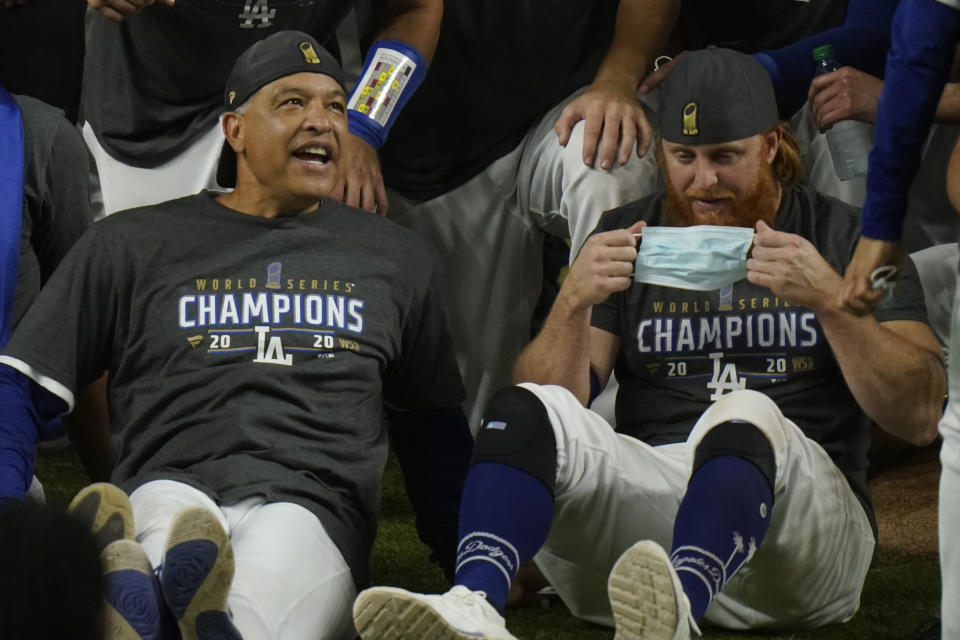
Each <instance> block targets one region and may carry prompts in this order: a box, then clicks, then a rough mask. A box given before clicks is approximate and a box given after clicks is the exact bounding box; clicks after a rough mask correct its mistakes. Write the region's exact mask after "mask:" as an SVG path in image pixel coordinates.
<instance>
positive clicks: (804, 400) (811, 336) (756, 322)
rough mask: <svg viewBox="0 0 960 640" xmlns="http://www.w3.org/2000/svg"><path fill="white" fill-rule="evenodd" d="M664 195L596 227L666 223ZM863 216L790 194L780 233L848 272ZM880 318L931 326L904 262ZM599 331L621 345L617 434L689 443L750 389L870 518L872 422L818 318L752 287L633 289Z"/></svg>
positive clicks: (801, 193)
mask: <svg viewBox="0 0 960 640" xmlns="http://www.w3.org/2000/svg"><path fill="white" fill-rule="evenodd" d="M662 204H663V200H662V197H661V196H656V195H655V196H650V197H647V198H645V199H643V200H639V201H637V202H634V203H631V204H628V205H625V206H623V207H620V208H618V209H613V210H611V211H608V212H606V213H605V214H604V215H603V217H602V218H601V220H600V223H599V224H598V226H597V231H608V230H611V229H620V228H625V227H629V226H630V225H632V224H633V223H634V222H636V221H638V220H646V221H647V222H648V223H649V224H650V225H662V224H664V223H663V215H662ZM858 215H859V214H858V211H857V210H856V209H855V208H853V207H850V206H848V205H845V204H843V203H842V202H840V201H838V200H834V199H832V198H828V197H826V196H823V195H821V194H818V193H816V192H814V191H811V190H809V189H807V188H805V187H794V188H792V189H789V190H785V191H784V194H783V199H782V201H781V204H780V209H779V211H778V212H777V217H776V229H777V230H779V231H785V232H787V233H794V234H797V235H800V236H803V237H804V238H806V239H807V240H809V241H810V242H811V243H813V245H814V246H815V247H816V248H817V249H818V250H819V251H820V253H821V255H823V257H824V258H825V259H826V260H827V262H828V263H830V265H831V266H832V267H833V268H834V269H835V270H836V271H837V272H838V273H843V272H844V271H845V269H846V266H847V264H848V263H849V261H850V257H851V256H852V255H853V250H854V247H855V246H856V243H857V240H858V238H859V227H858V220H859V218H858ZM876 317H877V319H878V320H880V321H881V322H884V321H890V320H915V321H918V322H926V311H925V308H924V304H923V291H922V289H921V287H920V283H919V281H918V279H917V273H916V269H914V267H913V263H911V262H910V261H905V265H904V271H903V273H902V275H901V277H900V279H899V281H898V284H897V287H896V294H895V296H894V300H893V304H892V305H891V306H890V307H889V308H888V309H885V310H882V311H878V312H877V313H876ZM593 326H595V327H598V328H600V329H603V330H605V331H609V332H610V333H613V334H615V335H617V336H619V337H620V339H621V343H620V353H619V356H618V359H617V363H616V369H615V370H616V375H617V380H619V382H620V390H619V393H618V394H617V401H616V417H617V431H619V432H622V433H626V434H629V435H631V436H634V437H636V438H638V439H640V440H643V441H644V442H647V443H649V444H652V445H659V444H666V443H671V442H682V441H684V440H686V438H687V436H688V435H689V433H690V430H691V429H692V428H693V425H694V423H695V422H696V421H697V419H698V418H699V417H700V415H701V414H702V413H703V412H704V411H705V410H706V409H707V407H708V406H709V405H710V404H711V403H712V402H713V401H714V400H716V399H718V398H719V397H720V396H721V395H723V394H725V393H729V392H730V391H732V390H734V389H743V388H746V389H753V390H755V391H760V392H762V393H765V394H766V395H768V396H769V397H770V398H772V399H773V400H774V401H775V402H776V403H777V406H778V407H780V410H781V411H782V412H783V414H784V415H785V416H786V417H787V418H789V419H790V420H792V421H793V422H794V423H796V424H797V426H799V427H800V428H801V429H802V430H803V432H804V433H805V434H806V435H807V436H808V437H810V438H811V439H813V440H815V441H817V442H818V443H820V445H822V446H823V448H824V449H825V450H826V452H827V453H828V454H829V455H830V457H831V458H832V459H833V461H834V462H835V463H836V465H837V466H838V467H839V468H840V470H841V471H842V472H843V474H844V475H845V476H846V477H847V480H848V481H849V482H850V484H851V487H852V488H853V490H854V492H855V493H856V494H857V497H858V498H860V500H861V502H862V503H863V504H864V508H865V509H866V510H867V514H868V516H870V519H871V521H873V514H872V507H871V506H870V500H869V491H868V489H867V452H868V450H869V445H870V434H869V427H870V420H869V418H868V417H867V416H866V414H864V413H863V411H862V410H861V409H860V407H859V405H858V404H857V401H856V400H855V399H854V397H853V395H852V394H851V392H850V390H849V388H848V387H847V385H846V383H845V382H844V379H843V374H842V373H841V371H840V368H839V366H838V365H837V361H836V359H835V358H834V355H833V352H832V350H831V349H830V345H829V343H828V342H827V339H826V337H825V336H824V334H823V330H822V329H821V327H820V323H819V322H818V321H817V317H816V314H814V313H813V311H811V310H809V309H807V308H805V307H798V306H795V305H792V304H790V303H789V302H787V301H786V300H783V299H781V298H779V297H777V296H776V295H774V294H773V293H772V292H771V291H770V290H769V289H767V288H765V287H761V286H758V285H754V284H751V283H750V282H748V281H747V280H746V279H743V280H740V281H738V282H735V283H734V284H733V285H730V286H728V287H724V288H723V289H720V290H718V291H687V290H683V289H676V288H671V287H662V286H657V285H648V284H640V283H634V284H633V285H632V286H631V287H630V288H629V289H627V290H626V291H623V292H620V293H616V294H614V295H611V296H610V298H608V299H607V301H606V302H605V303H604V304H601V305H597V306H595V307H594V310H593Z"/></svg>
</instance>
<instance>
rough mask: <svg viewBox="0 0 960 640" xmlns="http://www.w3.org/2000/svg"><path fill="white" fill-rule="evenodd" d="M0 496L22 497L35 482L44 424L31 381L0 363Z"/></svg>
mask: <svg viewBox="0 0 960 640" xmlns="http://www.w3.org/2000/svg"><path fill="white" fill-rule="evenodd" d="M0 416H2V419H0V497H3V498H15V499H21V498H22V497H23V496H24V495H25V494H26V492H27V489H29V488H30V483H31V482H32V481H33V470H34V458H35V446H36V442H37V440H38V439H39V437H40V431H41V425H40V423H39V419H38V416H37V414H36V411H35V410H34V408H33V403H32V401H31V397H30V380H29V379H28V378H27V377H26V376H24V375H23V374H21V373H20V372H19V371H15V370H13V369H11V368H10V367H7V366H5V365H0Z"/></svg>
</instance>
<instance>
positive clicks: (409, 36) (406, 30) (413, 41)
mask: <svg viewBox="0 0 960 640" xmlns="http://www.w3.org/2000/svg"><path fill="white" fill-rule="evenodd" d="M384 7H385V9H386V14H387V18H386V19H385V20H384V22H383V23H382V25H381V26H380V28H379V29H378V30H377V32H376V36H375V37H374V40H375V41H376V40H400V41H402V42H406V43H407V44H409V45H410V46H412V47H413V48H414V49H416V50H417V51H419V52H420V54H421V55H422V56H423V57H424V58H425V59H426V61H427V62H428V63H429V62H431V61H432V60H433V54H434V53H435V52H436V50H437V40H438V39H439V37H440V22H441V19H442V17H443V2H442V0H388V1H387V2H385V3H384Z"/></svg>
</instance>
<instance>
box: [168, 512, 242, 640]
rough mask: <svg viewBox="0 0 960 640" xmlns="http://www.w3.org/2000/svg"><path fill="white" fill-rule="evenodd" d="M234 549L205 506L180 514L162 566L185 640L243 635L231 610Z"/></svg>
mask: <svg viewBox="0 0 960 640" xmlns="http://www.w3.org/2000/svg"><path fill="white" fill-rule="evenodd" d="M232 580H233V549H232V548H231V547H230V539H229V538H228V537H227V534H226V532H225V531H224V530H223V527H221V526H220V522H219V521H218V520H217V518H216V517H215V516H214V515H213V514H212V513H211V512H210V511H207V510H206V509H204V508H202V507H190V508H188V509H184V510H183V511H181V512H180V513H178V514H177V515H176V517H175V518H174V519H173V523H172V525H171V526H170V533H169V535H168V536H167V544H166V552H165V553H164V556H163V565H162V569H161V571H160V589H161V591H162V593H163V598H164V600H165V601H166V603H167V607H169V608H170V611H171V613H172V614H173V616H174V617H175V618H176V619H177V624H178V626H179V627H180V634H181V636H182V637H183V640H241V636H240V632H239V631H237V629H236V627H234V626H233V622H232V621H231V620H230V614H229V612H228V610H227V594H228V593H229V591H230V583H231V582H232Z"/></svg>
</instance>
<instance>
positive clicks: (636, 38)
mask: <svg viewBox="0 0 960 640" xmlns="http://www.w3.org/2000/svg"><path fill="white" fill-rule="evenodd" d="M679 11H680V9H679V3H678V2H676V0H621V2H620V5H619V7H618V8H617V24H616V28H615V29H614V32H613V41H612V42H611V43H610V47H609V48H608V49H607V54H606V56H605V57H604V59H603V63H602V64H601V65H600V68H599V69H598V70H597V73H596V75H595V76H594V82H613V83H621V82H622V83H625V84H628V85H629V86H628V87H627V88H628V89H629V90H630V91H636V89H637V87H638V86H639V85H640V81H641V80H643V78H644V77H646V75H647V73H649V72H650V70H651V69H652V68H653V61H654V60H655V59H656V57H657V56H658V55H660V54H661V53H662V51H663V48H664V45H665V44H666V42H667V38H668V37H669V36H670V32H671V31H672V30H673V26H674V23H676V21H677V15H678V14H679Z"/></svg>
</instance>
